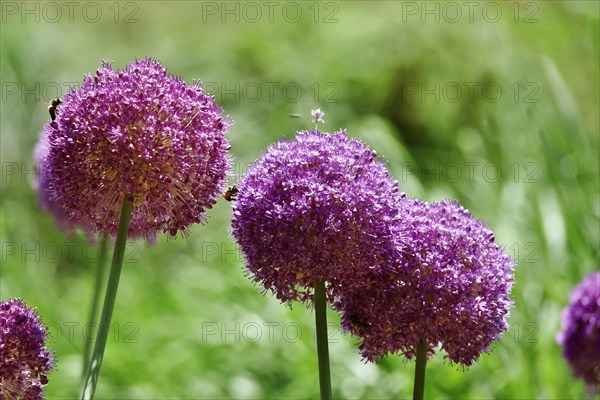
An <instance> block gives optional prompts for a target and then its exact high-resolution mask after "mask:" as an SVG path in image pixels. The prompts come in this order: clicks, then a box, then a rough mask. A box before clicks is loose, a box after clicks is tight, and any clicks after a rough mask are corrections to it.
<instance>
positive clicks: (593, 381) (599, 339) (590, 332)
mask: <svg viewBox="0 0 600 400" xmlns="http://www.w3.org/2000/svg"><path fill="white" fill-rule="evenodd" d="M557 341H558V343H559V344H560V345H562V346H563V356H564V357H565V359H566V360H567V362H568V363H569V364H570V365H571V368H572V369H573V374H574V375H575V376H576V377H579V378H581V379H583V380H584V382H585V383H586V384H587V385H588V386H589V388H590V391H592V392H595V393H598V391H599V388H600V271H598V272H595V273H592V274H590V275H588V276H587V277H586V278H584V279H583V280H582V281H581V283H579V285H577V287H576V288H575V289H573V291H572V292H571V295H570V304H569V306H568V307H566V308H565V309H564V310H563V312H562V331H561V332H560V333H559V334H558V335H557Z"/></svg>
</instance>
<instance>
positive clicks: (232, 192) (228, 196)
mask: <svg viewBox="0 0 600 400" xmlns="http://www.w3.org/2000/svg"><path fill="white" fill-rule="evenodd" d="M238 192H239V190H238V188H237V187H236V186H235V185H234V186H232V187H230V188H227V191H226V192H225V194H223V197H224V198H225V200H227V201H234V200H235V199H236V197H237V194H238Z"/></svg>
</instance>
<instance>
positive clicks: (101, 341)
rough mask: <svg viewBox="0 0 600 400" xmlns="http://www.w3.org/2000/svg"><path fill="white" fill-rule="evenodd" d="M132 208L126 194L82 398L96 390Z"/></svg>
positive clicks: (90, 397)
mask: <svg viewBox="0 0 600 400" xmlns="http://www.w3.org/2000/svg"><path fill="white" fill-rule="evenodd" d="M132 210H133V204H132V203H131V200H130V196H128V195H127V196H125V198H124V199H123V207H122V208H121V218H120V221H119V231H118V233H117V241H116V243H115V252H114V254H113V259H112V265H111V267H110V275H109V276H108V285H107V286H106V294H105V295H104V305H103V307H102V315H101V316H100V326H99V328H98V335H97V337H96V344H95V346H94V352H93V353H92V360H91V362H90V365H89V366H88V368H87V371H88V372H87V378H86V379H85V387H84V388H83V394H82V396H81V398H82V400H87V399H93V398H94V393H95V392H96V385H97V384H98V376H99V375H100V367H101V366H102V359H103V358H104V348H105V347H106V339H107V338H108V331H109V329H110V321H111V318H112V313H113V309H114V307H115V298H116V297H117V289H118V288H119V278H120V277H121V267H122V266H123V257H124V254H125V245H126V244H127V231H128V229H129V221H130V220H131V212H132Z"/></svg>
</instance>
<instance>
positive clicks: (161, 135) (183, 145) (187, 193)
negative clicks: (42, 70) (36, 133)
mask: <svg viewBox="0 0 600 400" xmlns="http://www.w3.org/2000/svg"><path fill="white" fill-rule="evenodd" d="M229 125H230V122H229V120H228V119H227V118H224V117H223V116H222V111H221V108H220V107H219V106H217V105H216V104H215V101H214V98H212V97H209V96H206V95H205V94H204V92H203V90H202V87H201V86H200V85H199V84H194V85H192V86H188V85H186V84H185V82H183V81H182V80H181V79H179V78H176V77H173V76H169V75H168V74H167V71H166V69H165V68H163V67H162V66H161V65H160V64H159V63H158V62H157V61H155V60H153V59H146V60H140V61H135V62H133V63H131V64H130V65H128V66H127V67H126V68H125V69H124V70H116V69H113V68H112V66H111V65H110V64H108V63H105V64H104V65H103V66H102V67H101V68H99V69H98V70H97V71H96V74H95V75H94V76H85V77H84V80H83V84H82V85H81V87H80V88H76V89H73V90H71V91H70V92H69V93H67V95H66V96H65V97H64V98H63V99H62V104H61V106H60V109H59V111H58V115H57V117H56V120H55V121H53V122H49V123H48V124H47V125H46V126H45V129H46V134H47V135H48V141H49V145H50V149H49V153H48V156H47V165H48V176H49V190H48V192H49V193H50V196H51V200H52V201H55V202H56V203H58V204H60V205H61V206H62V207H63V208H64V210H65V211H66V213H67V214H68V215H69V217H70V218H71V219H72V220H73V221H75V222H76V223H78V224H81V225H82V226H86V227H87V228H88V229H91V230H93V231H100V232H106V233H110V234H113V235H114V234H116V230H117V226H118V223H119V215H120V210H121V204H122V202H123V198H124V196H129V197H130V199H131V201H132V202H133V205H134V209H133V214H132V218H131V223H130V228H129V234H130V236H138V235H143V236H144V237H146V238H152V237H154V236H155V234H156V233H157V232H159V231H163V232H168V233H170V234H171V235H176V234H177V232H178V231H183V232H186V228H187V227H188V226H189V225H190V224H192V223H194V222H196V223H197V222H202V221H203V219H204V218H205V216H204V214H205V211H206V210H207V209H209V208H211V207H212V206H213V205H214V204H215V202H216V200H217V198H218V196H219V194H220V193H222V191H223V189H224V181H225V178H226V176H227V174H228V172H229V171H230V165H229V159H228V155H227V150H228V149H229V144H228V142H227V140H226V139H225V136H224V134H225V133H226V131H227V128H228V126H229Z"/></svg>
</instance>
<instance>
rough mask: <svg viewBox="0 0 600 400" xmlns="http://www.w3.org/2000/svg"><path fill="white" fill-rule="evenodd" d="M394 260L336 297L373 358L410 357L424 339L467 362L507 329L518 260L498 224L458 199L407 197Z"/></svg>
mask: <svg viewBox="0 0 600 400" xmlns="http://www.w3.org/2000/svg"><path fill="white" fill-rule="evenodd" d="M400 208H401V209H402V215H403V218H402V219H400V220H398V229H399V232H401V234H402V235H403V236H404V240H403V242H402V243H401V246H402V248H401V253H402V255H401V257H400V258H399V259H398V263H397V265H396V266H395V268H393V269H390V270H386V271H384V273H382V274H378V275H376V276H375V275H374V276H372V277H371V278H370V279H368V280H365V281H364V286H363V287H362V288H358V289H357V290H350V291H348V292H347V293H345V294H344V295H342V296H341V298H340V299H338V301H337V302H336V304H335V307H336V308H337V309H338V310H340V311H343V317H342V323H343V326H344V329H345V330H346V331H349V332H351V333H352V334H354V335H356V336H358V337H359V338H360V339H361V344H360V346H359V347H360V350H361V353H362V355H363V357H365V358H366V359H367V360H369V361H374V360H376V359H377V358H378V357H381V356H385V355H387V354H389V353H401V354H403V355H404V356H405V357H406V358H408V359H412V358H413V357H414V356H415V355H416V349H417V345H418V344H419V343H420V342H423V341H424V342H425V343H426V345H427V354H428V356H430V355H432V354H433V353H434V348H435V347H436V346H437V345H438V344H441V347H442V349H443V350H445V352H446V353H447V356H446V357H447V358H448V359H450V360H451V361H452V362H455V363H459V364H461V365H463V366H469V365H471V364H472V363H473V362H474V361H476V360H477V359H478V358H479V354H480V353H481V352H482V351H486V352H488V351H490V344H491V343H492V342H493V341H494V340H496V339H498V338H499V337H500V336H501V334H502V332H503V331H505V330H507V329H508V324H507V322H506V320H507V318H508V316H509V309H510V307H511V306H512V301H511V299H510V298H509V294H510V291H511V288H512V282H513V269H514V263H513V261H512V260H511V259H510V257H509V256H508V255H506V253H505V252H504V250H503V249H502V248H501V247H500V246H499V245H498V244H497V243H496V242H495V238H494V234H493V233H492V231H491V230H490V229H489V228H488V227H487V226H486V225H485V224H484V223H483V222H481V221H478V220H475V219H474V218H473V217H472V216H471V214H470V213H469V212H468V211H467V210H465V209H464V208H463V207H461V206H460V205H459V204H458V203H455V202H448V201H442V202H439V203H425V202H422V201H418V200H410V201H409V200H407V201H405V202H403V203H402V204H401V206H400Z"/></svg>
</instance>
